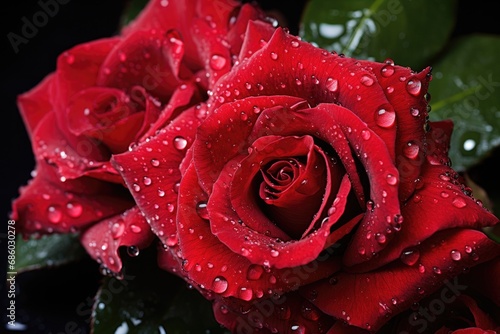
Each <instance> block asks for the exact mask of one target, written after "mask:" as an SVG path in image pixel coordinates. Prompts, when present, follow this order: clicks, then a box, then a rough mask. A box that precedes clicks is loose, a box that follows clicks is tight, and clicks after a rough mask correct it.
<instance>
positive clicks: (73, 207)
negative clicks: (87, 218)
mask: <svg viewBox="0 0 500 334" xmlns="http://www.w3.org/2000/svg"><path fill="white" fill-rule="evenodd" d="M66 213H67V214H68V216H70V217H73V218H78V217H80V216H81V215H82V213H83V206H82V205H81V204H80V203H75V202H69V203H68V204H66Z"/></svg>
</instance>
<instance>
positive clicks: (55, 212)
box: [47, 205, 62, 224]
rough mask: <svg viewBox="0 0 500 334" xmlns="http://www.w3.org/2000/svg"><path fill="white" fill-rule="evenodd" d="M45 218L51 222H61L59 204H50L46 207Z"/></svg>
mask: <svg viewBox="0 0 500 334" xmlns="http://www.w3.org/2000/svg"><path fill="white" fill-rule="evenodd" d="M47 218H48V219H49V221H50V222H51V223H53V224H57V223H59V222H61V219H62V211H61V209H60V207H59V205H51V206H49V207H48V208H47Z"/></svg>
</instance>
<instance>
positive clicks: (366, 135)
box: [361, 130, 371, 140]
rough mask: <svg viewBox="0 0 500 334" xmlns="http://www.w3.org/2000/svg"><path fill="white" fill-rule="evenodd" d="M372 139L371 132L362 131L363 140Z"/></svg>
mask: <svg viewBox="0 0 500 334" xmlns="http://www.w3.org/2000/svg"><path fill="white" fill-rule="evenodd" d="M370 137H371V133H370V130H363V131H361V138H363V139H364V140H368V139H370Z"/></svg>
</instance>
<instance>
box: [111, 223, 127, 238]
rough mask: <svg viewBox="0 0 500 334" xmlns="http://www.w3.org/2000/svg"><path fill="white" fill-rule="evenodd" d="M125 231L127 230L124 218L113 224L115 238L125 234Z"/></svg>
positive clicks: (112, 229)
mask: <svg viewBox="0 0 500 334" xmlns="http://www.w3.org/2000/svg"><path fill="white" fill-rule="evenodd" d="M123 232H125V224H124V223H123V221H122V220H119V221H117V222H115V223H113V225H112V226H111V236H112V237H113V239H118V238H119V237H121V236H122V235H123Z"/></svg>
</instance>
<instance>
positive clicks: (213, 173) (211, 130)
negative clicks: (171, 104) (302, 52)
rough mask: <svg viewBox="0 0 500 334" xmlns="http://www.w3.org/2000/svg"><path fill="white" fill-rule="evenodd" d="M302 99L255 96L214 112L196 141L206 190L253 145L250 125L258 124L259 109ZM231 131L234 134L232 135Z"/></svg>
mask: <svg viewBox="0 0 500 334" xmlns="http://www.w3.org/2000/svg"><path fill="white" fill-rule="evenodd" d="M300 101H302V100H301V99H299V98H295V97H288V96H275V97H273V98H268V97H255V98H253V97H251V98H247V99H245V100H244V101H238V102H234V103H226V104H224V105H222V106H221V107H220V108H219V109H217V111H216V112H214V113H213V114H211V115H210V116H209V117H208V118H207V119H206V120H205V121H204V122H203V124H201V126H200V127H199V129H198V131H197V140H196V141H195V142H194V144H193V150H194V155H193V159H194V164H195V166H196V170H197V171H198V175H199V177H200V184H201V186H202V187H203V190H204V191H205V192H206V193H208V194H210V193H211V192H212V186H213V184H214V182H215V180H216V179H217V177H218V175H219V173H220V171H221V170H222V168H223V167H224V165H225V164H226V163H227V162H228V161H229V160H230V159H232V158H233V156H235V155H236V154H238V153H240V152H241V151H244V152H246V150H247V148H248V147H249V146H250V144H251V142H249V139H248V136H249V134H250V133H251V131H252V127H251V126H249V125H252V124H254V122H255V121H256V119H257V118H258V117H259V115H258V112H260V111H261V110H263V109H266V108H271V107H274V106H283V107H284V108H287V107H289V106H292V105H295V104H296V103H298V102H300ZM257 110H258V112H256V111H257ZM228 133H231V135H230V136H228V135H227V134H228ZM221 138H224V139H225V140H220V139H221Z"/></svg>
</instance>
